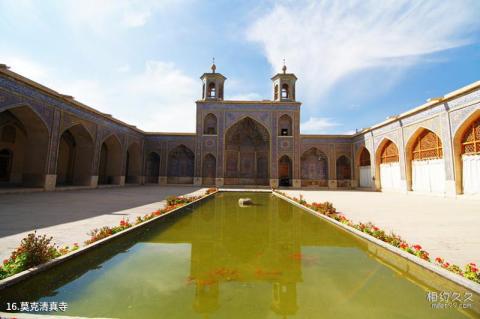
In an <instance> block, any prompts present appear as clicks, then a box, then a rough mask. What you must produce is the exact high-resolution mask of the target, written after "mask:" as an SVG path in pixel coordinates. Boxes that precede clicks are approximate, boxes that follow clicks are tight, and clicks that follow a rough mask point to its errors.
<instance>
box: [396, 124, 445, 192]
mask: <svg viewBox="0 0 480 319" xmlns="http://www.w3.org/2000/svg"><path fill="white" fill-rule="evenodd" d="M405 154H406V162H405V166H406V180H407V189H408V190H414V191H421V192H428V193H430V192H435V193H443V192H445V162H444V160H443V144H442V140H441V138H440V137H439V136H438V135H437V134H436V133H434V132H433V131H431V130H430V129H427V128H425V127H419V128H417V129H416V130H415V132H414V133H413V134H412V136H411V137H410V139H409V140H408V141H407V144H406V147H405Z"/></svg>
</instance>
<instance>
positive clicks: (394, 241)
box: [273, 190, 480, 283]
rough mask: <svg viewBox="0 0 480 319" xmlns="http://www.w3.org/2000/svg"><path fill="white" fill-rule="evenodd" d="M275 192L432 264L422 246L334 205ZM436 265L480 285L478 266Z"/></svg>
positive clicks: (439, 261) (441, 263)
mask: <svg viewBox="0 0 480 319" xmlns="http://www.w3.org/2000/svg"><path fill="white" fill-rule="evenodd" d="M273 191H274V192H276V193H278V194H280V195H282V196H284V197H286V198H288V199H290V200H292V201H294V202H296V203H298V204H300V205H302V206H305V207H307V208H310V209H312V210H314V211H315V212H318V213H320V214H322V215H324V216H326V217H328V218H331V219H334V220H336V221H337V222H340V223H342V224H344V225H347V226H350V227H353V228H355V229H357V230H359V231H361V232H363V233H366V234H368V235H370V236H372V237H375V238H377V239H379V240H381V241H383V242H385V243H387V244H390V245H392V246H394V247H397V248H400V249H401V250H403V251H406V252H407V253H409V254H411V255H414V256H417V257H419V258H421V259H423V260H425V261H428V262H432V260H431V258H430V254H429V253H428V252H427V251H425V250H424V249H422V246H420V245H418V244H415V245H411V244H408V243H407V242H406V241H405V240H404V239H402V238H401V237H400V236H399V235H397V234H394V233H393V232H391V233H389V234H388V233H386V232H385V231H384V230H382V229H380V228H379V227H377V226H375V225H374V224H373V223H371V222H368V223H354V222H353V221H351V220H349V219H348V218H347V217H345V215H343V214H341V213H339V212H337V211H336V209H335V207H333V205H332V203H329V202H324V203H316V202H313V203H308V202H307V201H306V200H305V199H304V198H303V195H300V196H299V198H297V197H291V196H288V195H287V194H285V193H284V192H280V191H277V190H273ZM434 263H435V264H436V265H438V266H440V267H442V268H444V269H447V270H449V271H451V272H453V273H455V274H458V275H460V276H462V277H465V278H467V279H469V280H472V281H474V282H476V283H480V272H479V269H478V267H477V265H476V264H475V263H473V262H471V263H468V264H467V265H465V267H464V268H463V269H462V268H460V267H459V266H458V265H455V264H452V263H449V262H446V261H445V260H444V259H443V258H441V257H436V258H435V259H434Z"/></svg>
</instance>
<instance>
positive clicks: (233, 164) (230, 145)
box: [224, 116, 270, 185]
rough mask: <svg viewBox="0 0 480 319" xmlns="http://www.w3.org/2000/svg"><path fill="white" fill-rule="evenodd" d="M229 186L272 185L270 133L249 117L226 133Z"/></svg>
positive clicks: (227, 182) (227, 179)
mask: <svg viewBox="0 0 480 319" xmlns="http://www.w3.org/2000/svg"><path fill="white" fill-rule="evenodd" d="M224 140H225V166H224V167H225V184H231V185H235V184H244V185H268V183H269V176H270V174H269V166H270V165H269V163H270V160H269V159H270V133H269V131H268V130H267V128H266V127H265V126H263V125H262V124H260V123H259V122H258V121H256V120H254V119H252V118H251V117H249V116H246V117H243V118H242V119H239V120H238V121H237V122H235V123H234V124H233V125H231V126H230V127H229V128H228V129H227V131H226V133H225V139H224Z"/></svg>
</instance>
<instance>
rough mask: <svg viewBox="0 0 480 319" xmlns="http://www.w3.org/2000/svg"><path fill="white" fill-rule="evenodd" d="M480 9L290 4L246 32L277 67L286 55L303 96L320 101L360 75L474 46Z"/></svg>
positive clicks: (456, 4) (461, 1) (471, 3)
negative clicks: (336, 85) (474, 33)
mask: <svg viewBox="0 0 480 319" xmlns="http://www.w3.org/2000/svg"><path fill="white" fill-rule="evenodd" d="M479 10H480V2H479V1H475V0H458V1H441V2H439V1H436V0H429V1H414V0H404V1H382V2H379V1H376V0H358V1H334V0H326V1H321V2H317V1H295V2H290V1H289V2H283V3H281V4H277V5H276V6H275V7H274V8H273V9H272V10H270V11H268V12H267V13H266V14H264V15H263V16H261V17H260V18H258V19H257V20H256V21H255V22H254V24H253V26H252V27H251V28H250V29H249V30H248V32H247V37H248V39H250V40H252V41H255V42H258V43H260V44H261V45H262V47H263V49H264V52H265V55H266V57H267V59H268V61H269V62H270V64H271V65H272V68H273V69H274V71H278V70H280V68H281V64H282V59H283V58H286V61H287V65H288V67H289V70H290V71H292V72H295V73H296V74H297V75H298V76H299V79H300V81H299V86H301V89H299V93H302V92H303V94H304V96H303V97H302V98H303V99H304V100H305V101H306V102H315V101H318V100H319V98H320V97H322V96H323V95H325V94H326V93H327V92H328V91H329V90H330V89H331V88H332V87H333V86H334V85H335V84H336V83H338V82H339V81H340V80H341V79H343V78H345V77H347V76H350V75H352V74H353V73H355V72H358V71H361V70H367V69H371V68H386V69H388V68H390V67H394V68H400V69H402V70H405V69H406V68H408V67H410V66H412V65H414V64H415V63H418V62H419V61H420V59H419V57H422V56H424V55H428V54H431V53H434V52H438V51H442V50H446V49H449V48H454V47H458V46H462V45H465V44H467V43H469V39H470V38H469V35H471V34H472V31H474V30H476V29H478V27H479V25H480V20H479V19H478V12H480V11H479ZM429 62H430V61H429ZM385 73H386V75H385V76H386V77H387V79H386V80H388V76H389V74H388V72H385ZM375 85H376V84H375V83H372V86H375ZM374 88H375V87H372V89H374Z"/></svg>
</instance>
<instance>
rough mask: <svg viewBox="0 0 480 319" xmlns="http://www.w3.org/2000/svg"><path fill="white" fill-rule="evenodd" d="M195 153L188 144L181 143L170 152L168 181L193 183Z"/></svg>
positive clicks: (170, 182)
mask: <svg viewBox="0 0 480 319" xmlns="http://www.w3.org/2000/svg"><path fill="white" fill-rule="evenodd" d="M194 159H195V155H194V153H193V152H192V150H190V149H189V148H188V147H187V146H185V145H183V144H180V145H178V146H177V147H175V148H174V149H172V150H171V151H170V152H169V153H168V159H167V183H169V184H192V183H193V174H194Z"/></svg>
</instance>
